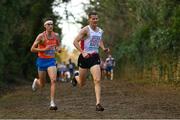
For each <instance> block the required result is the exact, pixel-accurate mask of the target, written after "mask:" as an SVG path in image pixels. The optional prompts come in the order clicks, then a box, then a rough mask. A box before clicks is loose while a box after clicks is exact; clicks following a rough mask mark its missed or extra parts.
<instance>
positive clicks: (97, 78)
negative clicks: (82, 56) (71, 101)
mask: <svg viewBox="0 0 180 120" xmlns="http://www.w3.org/2000/svg"><path fill="white" fill-rule="evenodd" d="M90 72H91V74H92V76H93V79H94V87H95V94H96V105H97V104H100V100H101V69H100V66H99V65H94V66H92V67H91V68H90Z"/></svg>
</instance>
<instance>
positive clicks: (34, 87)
mask: <svg viewBox="0 0 180 120" xmlns="http://www.w3.org/2000/svg"><path fill="white" fill-rule="evenodd" d="M36 81H37V78H34V81H33V84H32V90H33V91H36Z"/></svg>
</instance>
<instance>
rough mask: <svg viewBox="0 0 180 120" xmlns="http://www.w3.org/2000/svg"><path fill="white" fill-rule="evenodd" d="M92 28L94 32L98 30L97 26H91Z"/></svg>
mask: <svg viewBox="0 0 180 120" xmlns="http://www.w3.org/2000/svg"><path fill="white" fill-rule="evenodd" d="M89 26H90V27H91V29H92V30H94V31H96V30H97V26H94V25H89Z"/></svg>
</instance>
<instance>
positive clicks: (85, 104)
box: [0, 79, 180, 119]
mask: <svg viewBox="0 0 180 120" xmlns="http://www.w3.org/2000/svg"><path fill="white" fill-rule="evenodd" d="M56 104H57V105H58V108H59V109H58V110H57V111H56V112H55V111H50V110H48V107H49V84H46V86H45V88H44V89H43V90H38V91H36V92H32V91H31V84H29V85H28V86H23V87H22V86H21V87H17V88H16V89H15V90H14V91H13V92H11V93H8V94H6V95H4V96H2V97H0V118H1V119H13V118H16V119H25V118H30V119H34V118H37V119H40V118H45V119H52V118H53V119H69V118H70V119H119V118H122V119H123V118H136V119H139V118H143V119H145V118H153V119H157V118H161V119H170V118H180V87H177V86H176V87H175V86H171V85H163V84H162V85H150V84H142V83H137V82H136V83H135V82H130V81H127V80H120V79H119V80H118V79H116V80H113V81H110V80H103V81H102V104H103V106H104V107H105V111H103V112H96V111H95V96H94V87H93V83H92V81H90V80H89V81H87V83H86V86H85V87H84V88H82V89H80V88H78V87H72V86H71V84H70V83H57V90H56Z"/></svg>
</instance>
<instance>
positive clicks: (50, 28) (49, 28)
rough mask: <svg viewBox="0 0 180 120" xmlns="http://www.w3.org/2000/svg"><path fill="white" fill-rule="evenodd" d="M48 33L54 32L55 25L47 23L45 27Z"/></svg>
mask: <svg viewBox="0 0 180 120" xmlns="http://www.w3.org/2000/svg"><path fill="white" fill-rule="evenodd" d="M44 27H45V28H46V30H47V31H49V32H52V31H53V23H47V24H46V25H44Z"/></svg>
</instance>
